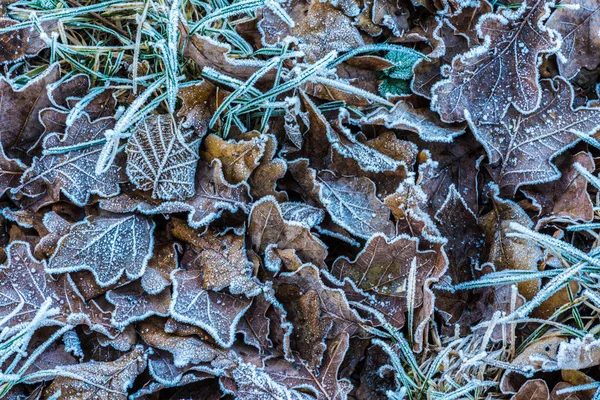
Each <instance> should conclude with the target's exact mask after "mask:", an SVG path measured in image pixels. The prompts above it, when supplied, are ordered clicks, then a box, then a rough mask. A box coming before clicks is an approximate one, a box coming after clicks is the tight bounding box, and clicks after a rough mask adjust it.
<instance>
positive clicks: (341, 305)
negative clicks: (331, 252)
mask: <svg viewBox="0 0 600 400" xmlns="http://www.w3.org/2000/svg"><path fill="white" fill-rule="evenodd" d="M273 283H274V288H275V296H276V297H277V300H279V302H280V303H281V304H282V305H283V307H284V309H285V311H286V312H287V316H288V320H289V321H290V322H291V323H292V326H293V330H292V334H291V337H290V339H291V345H292V350H294V351H297V352H298V353H299V354H300V357H301V358H302V359H303V360H305V361H306V362H307V365H308V367H309V368H311V369H315V368H318V367H319V365H321V361H322V357H323V354H324V352H325V348H326V345H325V339H327V338H334V337H336V336H338V335H339V334H340V333H342V332H345V333H347V334H348V335H350V336H351V337H352V336H360V337H368V334H367V332H366V331H365V330H364V326H366V325H367V323H366V321H363V320H362V319H361V318H360V317H359V316H358V314H357V313H356V312H355V311H353V310H352V309H351V308H350V306H349V305H348V301H347V299H346V297H345V295H344V293H343V292H342V291H341V290H340V289H330V288H328V287H326V286H325V285H324V284H323V282H322V280H321V277H320V274H319V271H318V270H317V269H316V268H315V267H314V266H313V265H310V264H305V265H303V266H302V267H301V268H300V269H299V270H297V271H295V272H293V273H284V274H281V275H280V276H279V277H277V278H276V279H275V280H274V282H273Z"/></svg>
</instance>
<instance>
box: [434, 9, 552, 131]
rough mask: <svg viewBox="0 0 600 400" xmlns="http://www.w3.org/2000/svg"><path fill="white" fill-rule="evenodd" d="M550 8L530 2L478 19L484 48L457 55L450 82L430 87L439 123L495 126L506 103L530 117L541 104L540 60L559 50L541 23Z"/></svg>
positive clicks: (478, 47)
mask: <svg viewBox="0 0 600 400" xmlns="http://www.w3.org/2000/svg"><path fill="white" fill-rule="evenodd" d="M553 4H554V3H553V2H546V1H545V0H531V1H529V2H527V3H526V2H523V3H522V4H521V5H520V7H519V8H517V9H509V8H501V9H500V10H499V11H498V12H496V13H490V14H486V15H485V16H482V17H481V18H480V20H479V23H478V25H477V32H478V35H479V37H480V38H482V39H484V42H483V44H482V45H480V46H477V47H475V48H473V49H471V50H469V51H468V52H466V53H463V54H461V55H460V56H457V57H455V58H454V59H453V61H452V67H451V68H450V70H449V72H448V78H447V79H445V80H442V81H440V82H438V83H437V84H436V85H435V86H434V87H433V89H432V93H433V97H432V108H433V109H435V110H436V111H438V112H439V113H440V115H441V117H442V120H443V121H446V122H457V121H463V120H465V119H467V118H468V119H470V120H471V121H478V122H479V123H484V124H485V123H496V122H498V121H499V120H500V119H501V118H502V116H503V115H504V113H505V112H506V109H507V108H508V107H509V106H510V105H513V107H515V108H516V109H517V110H519V111H520V112H523V113H531V112H533V111H535V110H536V109H537V108H538V107H539V105H540V104H544V102H543V101H542V100H541V91H542V90H541V88H540V86H539V83H538V77H539V72H538V57H539V56H540V55H541V54H551V53H554V52H556V51H558V49H559V48H560V35H559V34H558V33H557V32H556V31H554V30H552V29H550V28H548V27H546V26H545V25H544V24H543V23H544V21H545V20H546V19H547V18H548V16H549V15H550V7H551V6H552V5H553Z"/></svg>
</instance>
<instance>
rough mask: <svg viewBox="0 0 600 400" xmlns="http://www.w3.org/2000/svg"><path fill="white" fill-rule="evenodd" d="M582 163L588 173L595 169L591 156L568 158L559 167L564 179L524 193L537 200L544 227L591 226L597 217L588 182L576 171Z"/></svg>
mask: <svg viewBox="0 0 600 400" xmlns="http://www.w3.org/2000/svg"><path fill="white" fill-rule="evenodd" d="M575 163H579V165H581V167H583V168H584V169H586V170H587V171H588V172H590V173H591V172H593V171H594V169H595V164H594V160H593V158H592V157H591V155H590V154H589V153H586V152H580V153H577V154H575V155H573V156H568V157H566V158H565V159H564V160H563V162H561V163H560V164H559V166H558V169H559V171H561V174H562V175H561V177H560V179H558V180H556V181H553V182H548V183H544V184H541V185H535V186H532V187H528V188H522V189H521V190H522V191H523V192H524V193H525V195H526V196H527V197H529V198H530V199H532V200H533V203H534V206H536V207H537V208H538V210H539V214H538V215H539V216H540V217H541V219H540V220H539V221H538V224H540V223H544V224H546V223H548V222H550V221H552V220H553V219H556V220H561V219H569V220H571V221H583V222H589V221H591V220H592V219H593V217H594V211H593V204H592V200H591V198H590V195H589V194H588V191H587V187H588V181H587V179H586V178H585V177H584V176H583V175H581V173H580V172H579V171H578V170H577V168H576V167H575Z"/></svg>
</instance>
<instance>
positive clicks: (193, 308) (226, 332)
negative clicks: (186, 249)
mask: <svg viewBox="0 0 600 400" xmlns="http://www.w3.org/2000/svg"><path fill="white" fill-rule="evenodd" d="M185 258H186V257H185V255H184V259H185ZM187 259H188V260H189V261H193V259H194V257H193V256H190V257H188V258H187ZM182 267H183V268H185V269H181V270H177V271H173V273H172V275H171V280H172V282H173V298H172V300H171V307H170V312H171V316H172V317H173V318H174V319H176V320H177V321H181V322H185V323H187V324H191V325H194V326H197V327H200V328H202V329H204V330H205V331H206V332H207V333H208V334H209V335H211V336H212V338H213V339H214V340H215V341H216V342H217V343H218V344H219V345H220V346H223V347H230V346H231V345H232V344H233V341H234V339H235V331H236V327H237V324H238V322H239V320H240V318H241V317H242V316H243V315H244V313H245V312H246V310H248V307H250V304H251V303H252V299H249V298H247V297H246V296H244V295H233V294H230V293H227V292H225V291H223V292H217V291H214V290H205V289H203V288H202V279H200V278H201V277H202V276H203V269H202V267H201V266H199V265H198V264H196V263H192V264H188V265H186V264H183V263H182Z"/></svg>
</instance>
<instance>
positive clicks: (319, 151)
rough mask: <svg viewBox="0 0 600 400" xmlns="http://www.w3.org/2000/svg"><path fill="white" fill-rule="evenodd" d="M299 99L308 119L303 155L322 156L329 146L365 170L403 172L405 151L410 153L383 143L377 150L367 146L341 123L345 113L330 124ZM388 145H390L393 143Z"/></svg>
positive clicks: (405, 159) (304, 100)
mask: <svg viewBox="0 0 600 400" xmlns="http://www.w3.org/2000/svg"><path fill="white" fill-rule="evenodd" d="M302 101H303V104H304V105H305V107H306V109H307V112H308V116H309V121H310V130H309V132H308V134H307V135H306V136H305V147H304V148H303V152H304V153H305V154H304V155H305V156H306V158H308V159H310V160H314V159H315V158H316V157H318V156H321V155H322V157H323V158H325V156H326V153H327V150H328V147H329V146H331V148H332V149H334V150H335V152H336V153H337V154H339V156H341V157H343V158H345V159H348V160H353V161H354V162H355V163H356V164H358V167H359V168H360V169H361V170H363V171H365V172H371V173H385V172H396V173H397V174H399V175H404V174H405V173H406V171H405V169H406V168H407V167H408V163H407V161H409V159H410V156H408V157H407V156H406V153H410V151H406V150H405V151H401V152H397V151H394V149H390V148H388V149H387V151H386V149H385V146H384V147H383V151H380V149H378V148H377V147H378V146H374V145H373V143H371V145H369V144H363V143H361V142H359V141H358V140H357V139H356V137H355V136H354V135H353V133H352V132H351V131H350V129H348V128H347V127H346V126H345V123H346V122H347V120H348V118H349V115H348V113H347V112H345V111H340V112H339V113H338V115H337V117H338V118H337V121H335V123H334V124H333V125H332V124H330V123H329V121H328V120H327V119H326V118H325V116H324V115H323V113H322V112H321V111H320V110H319V109H318V108H317V106H316V105H315V104H314V103H313V102H312V101H311V100H310V99H309V98H308V97H307V96H306V95H304V96H303V97H302ZM391 147H392V148H393V146H391ZM390 150H392V151H390ZM320 162H322V160H318V161H317V165H316V166H317V167H320Z"/></svg>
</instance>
